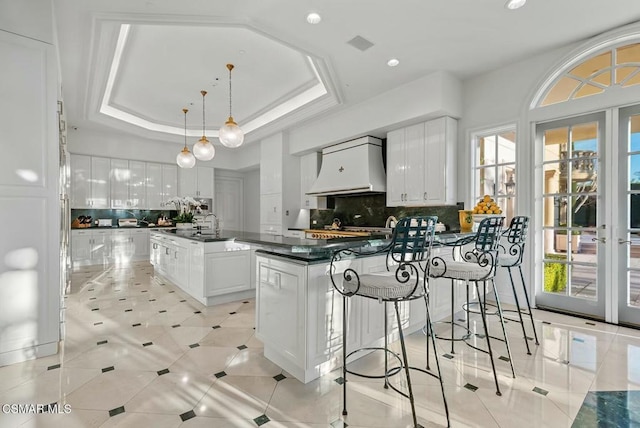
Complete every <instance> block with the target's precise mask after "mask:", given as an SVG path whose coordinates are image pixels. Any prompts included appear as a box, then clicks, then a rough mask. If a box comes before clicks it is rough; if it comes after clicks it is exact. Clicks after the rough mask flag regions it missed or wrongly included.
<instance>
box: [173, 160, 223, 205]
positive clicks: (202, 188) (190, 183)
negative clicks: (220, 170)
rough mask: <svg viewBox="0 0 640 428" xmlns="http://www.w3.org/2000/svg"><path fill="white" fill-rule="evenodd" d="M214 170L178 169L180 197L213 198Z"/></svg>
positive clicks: (202, 168)
mask: <svg viewBox="0 0 640 428" xmlns="http://www.w3.org/2000/svg"><path fill="white" fill-rule="evenodd" d="M213 175H214V169H213V168H209V167H205V166H196V167H194V168H179V169H178V193H179V194H180V196H191V197H194V198H211V199H213V194H214V179H213Z"/></svg>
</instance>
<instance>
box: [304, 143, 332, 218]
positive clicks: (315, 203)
mask: <svg viewBox="0 0 640 428" xmlns="http://www.w3.org/2000/svg"><path fill="white" fill-rule="evenodd" d="M321 159H322V154H321V153H318V152H314V153H309V154H307V155H304V156H302V157H301V158H300V189H301V190H302V191H301V192H300V208H305V209H325V208H327V198H326V197H315V196H309V195H307V194H306V192H308V191H309V189H310V188H311V186H313V183H314V182H315V181H316V179H317V178H318V173H319V172H320V165H321V162H322V161H321Z"/></svg>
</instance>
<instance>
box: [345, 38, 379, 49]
mask: <svg viewBox="0 0 640 428" xmlns="http://www.w3.org/2000/svg"><path fill="white" fill-rule="evenodd" d="M347 44H349V45H351V46H353V47H354V48H356V49H360V50H361V51H366V50H367V49H369V48H370V47H371V46H373V43H371V42H370V41H369V40H367V39H365V38H364V37H362V36H355V37H354V38H353V39H351V40H349V41H348V42H347Z"/></svg>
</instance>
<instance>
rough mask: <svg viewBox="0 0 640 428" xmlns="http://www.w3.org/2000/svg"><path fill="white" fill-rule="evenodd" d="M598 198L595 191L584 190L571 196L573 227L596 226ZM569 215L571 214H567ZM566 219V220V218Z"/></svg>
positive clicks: (570, 224) (570, 223) (571, 223)
mask: <svg viewBox="0 0 640 428" xmlns="http://www.w3.org/2000/svg"><path fill="white" fill-rule="evenodd" d="M597 211H598V198H597V196H596V194H594V193H591V194H589V193H587V192H582V194H580V195H576V196H572V197H571V213H570V214H571V216H570V218H571V220H570V221H569V222H568V223H569V224H568V225H569V226H571V227H589V226H590V227H595V226H596V220H597V217H596V215H597V214H598V212H597ZM567 217H569V216H567ZM565 221H566V220H565ZM565 224H566V223H565Z"/></svg>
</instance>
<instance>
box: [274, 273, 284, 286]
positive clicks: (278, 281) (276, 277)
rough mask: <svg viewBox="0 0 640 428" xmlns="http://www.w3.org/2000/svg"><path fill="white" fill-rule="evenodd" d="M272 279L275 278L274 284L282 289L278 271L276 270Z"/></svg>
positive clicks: (280, 276)
mask: <svg viewBox="0 0 640 428" xmlns="http://www.w3.org/2000/svg"><path fill="white" fill-rule="evenodd" d="M274 277H275V278H274V279H275V280H276V283H275V286H276V287H277V288H278V289H279V290H281V289H282V275H280V273H279V272H276V274H275V275H274Z"/></svg>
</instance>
